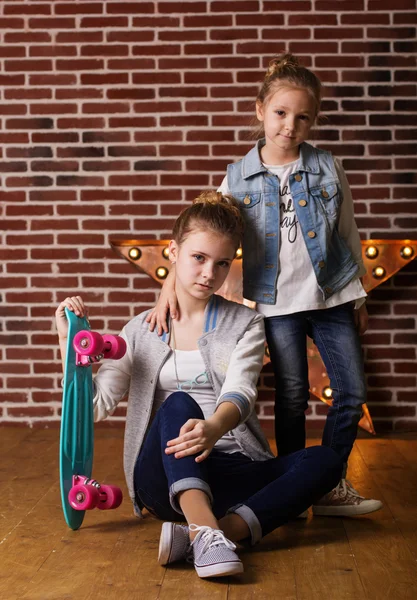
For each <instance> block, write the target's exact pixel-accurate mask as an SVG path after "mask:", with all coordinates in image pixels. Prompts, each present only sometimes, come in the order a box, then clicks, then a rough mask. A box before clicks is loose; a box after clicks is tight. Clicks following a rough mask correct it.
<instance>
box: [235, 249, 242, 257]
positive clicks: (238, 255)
mask: <svg viewBox="0 0 417 600" xmlns="http://www.w3.org/2000/svg"><path fill="white" fill-rule="evenodd" d="M242 254H243V251H242V248H238V249H237V250H236V254H235V258H242Z"/></svg>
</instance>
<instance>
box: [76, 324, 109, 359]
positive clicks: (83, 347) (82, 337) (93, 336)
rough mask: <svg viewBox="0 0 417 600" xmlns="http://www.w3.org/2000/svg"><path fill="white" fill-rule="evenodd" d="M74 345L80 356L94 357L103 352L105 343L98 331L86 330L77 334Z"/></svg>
mask: <svg viewBox="0 0 417 600" xmlns="http://www.w3.org/2000/svg"><path fill="white" fill-rule="evenodd" d="M73 344H74V350H75V351H76V352H78V354H81V355H84V356H85V355H88V356H93V355H95V354H101V353H102V352H103V346H104V341H103V338H102V336H101V335H100V334H99V333H97V331H88V330H87V329H86V330H83V331H79V332H78V333H76V334H75V336H74V342H73Z"/></svg>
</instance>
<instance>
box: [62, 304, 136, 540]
mask: <svg viewBox="0 0 417 600" xmlns="http://www.w3.org/2000/svg"><path fill="white" fill-rule="evenodd" d="M65 315H66V317H67V320H68V338H67V356H66V361H65V369H64V382H63V388H64V389H63V397H62V418H61V437H60V447H59V467H60V486H61V501H62V508H63V511H64V517H65V520H66V522H67V524H68V526H69V527H70V528H71V529H74V530H75V529H78V528H79V527H80V526H81V524H82V522H83V519H84V515H85V511H86V510H91V509H93V508H96V507H97V508H99V509H101V510H106V509H111V508H117V507H118V506H120V504H121V502H122V499H123V495H122V491H121V489H120V488H119V487H116V486H114V485H101V484H100V483H98V481H96V480H95V479H91V472H92V468H93V450H94V416H93V375H92V364H93V363H96V362H99V361H100V360H101V359H102V358H113V359H118V358H122V356H124V354H125V352H126V342H125V340H124V339H123V338H121V337H120V336H115V335H103V336H102V335H101V334H100V333H97V332H96V331H91V328H90V324H89V322H88V319H87V318H85V317H83V318H80V317H77V316H76V315H75V314H74V313H73V312H71V311H70V310H68V309H67V308H66V309H65Z"/></svg>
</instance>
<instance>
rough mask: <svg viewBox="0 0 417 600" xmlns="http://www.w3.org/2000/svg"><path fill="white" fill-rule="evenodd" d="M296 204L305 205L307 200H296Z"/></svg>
mask: <svg viewBox="0 0 417 600" xmlns="http://www.w3.org/2000/svg"><path fill="white" fill-rule="evenodd" d="M298 204H299V205H300V206H307V200H299V201H298Z"/></svg>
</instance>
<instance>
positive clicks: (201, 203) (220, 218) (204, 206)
mask: <svg viewBox="0 0 417 600" xmlns="http://www.w3.org/2000/svg"><path fill="white" fill-rule="evenodd" d="M196 229H200V230H203V231H204V230H205V229H209V230H210V231H213V232H214V233H219V234H221V235H226V236H227V237H229V238H230V239H231V240H232V242H233V244H234V246H235V248H236V249H237V248H238V247H239V246H240V243H241V240H242V235H243V229H244V221H243V217H242V215H241V212H240V209H239V204H238V202H237V200H236V199H235V198H233V196H230V195H228V194H227V195H224V194H222V193H221V192H216V191H214V190H208V191H205V192H201V194H200V195H199V196H197V198H196V199H195V200H194V201H193V204H192V205H191V206H188V207H187V208H185V209H184V210H183V211H182V212H181V213H180V215H179V217H178V218H177V220H176V221H175V224H174V228H173V230H172V237H173V238H174V240H175V241H176V242H177V244H178V245H181V244H182V243H183V241H184V240H185V239H186V237H187V236H188V235H189V234H190V233H192V232H193V231H194V230H196Z"/></svg>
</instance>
